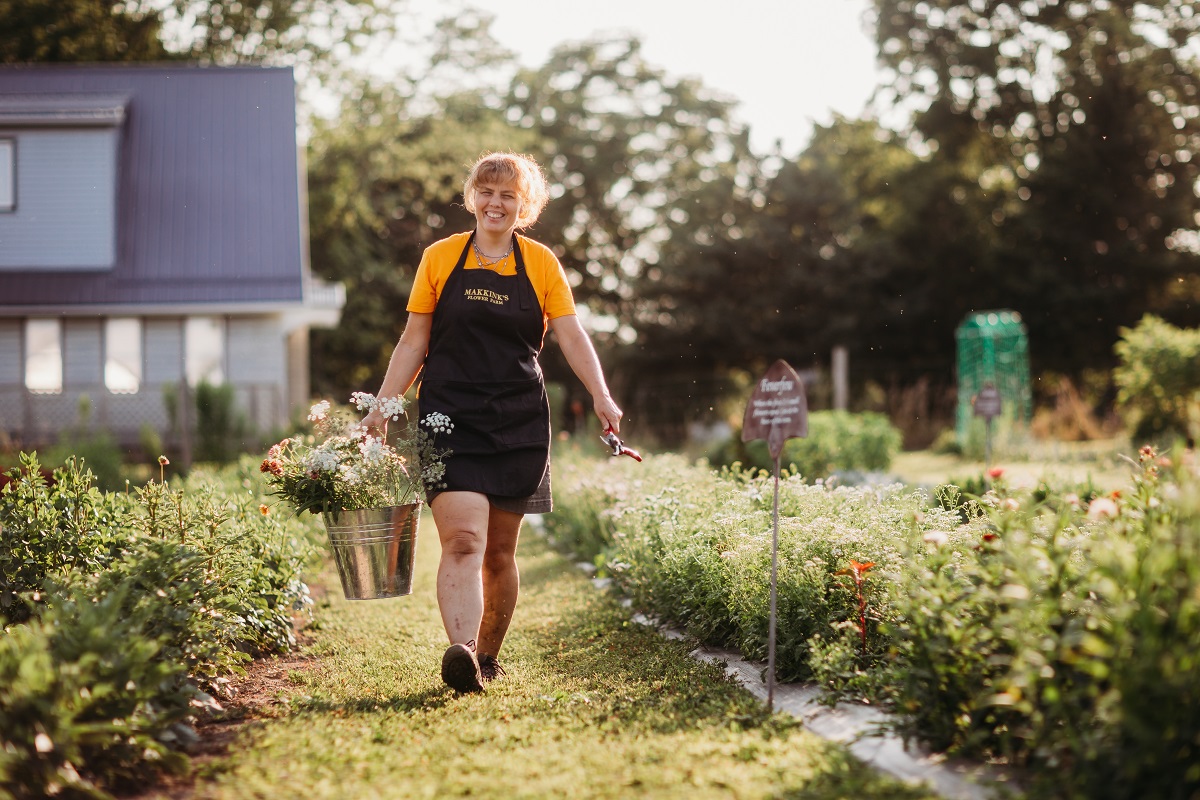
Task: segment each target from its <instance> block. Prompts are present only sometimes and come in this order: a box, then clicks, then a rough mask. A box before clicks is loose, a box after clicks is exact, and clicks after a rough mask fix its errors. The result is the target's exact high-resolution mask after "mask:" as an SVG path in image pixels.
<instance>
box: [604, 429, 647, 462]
mask: <svg viewBox="0 0 1200 800" xmlns="http://www.w3.org/2000/svg"><path fill="white" fill-rule="evenodd" d="M600 441H602V442H604V444H605V445H606V446H608V447H611V448H612V454H613V455H614V456H629V457H630V458H632V459H633V460H634V461H641V460H642V454H641V453H639V452H638V451H637V450H634V449H633V448H632V447H626V446H625V443H624V442H622V441H621V440H620V439H619V438H617V434H616V432H615V431H613V429H612V428H606V429H605V431H604V434H603V435H602V436H601V437H600Z"/></svg>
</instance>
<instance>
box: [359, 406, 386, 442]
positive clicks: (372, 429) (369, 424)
mask: <svg viewBox="0 0 1200 800" xmlns="http://www.w3.org/2000/svg"><path fill="white" fill-rule="evenodd" d="M359 424H360V425H362V426H363V427H364V428H366V429H367V433H369V434H371V435H372V436H374V437H376V438H379V439H386V438H387V424H388V421H387V417H385V416H384V415H383V414H380V413H379V409H378V408H374V409H371V412H370V413H368V414H367V415H366V416H365V417H363V418H362V422H360V423H359Z"/></svg>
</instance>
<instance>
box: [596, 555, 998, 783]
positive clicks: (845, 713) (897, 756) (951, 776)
mask: <svg viewBox="0 0 1200 800" xmlns="http://www.w3.org/2000/svg"><path fill="white" fill-rule="evenodd" d="M577 566H578V567H579V568H580V569H581V570H583V571H585V572H589V573H594V572H595V569H596V568H595V567H594V566H593V565H591V564H588V563H579V564H578V565H577ZM592 585H593V586H595V587H596V588H597V589H602V590H607V589H608V588H609V587H610V586H611V585H612V579H611V578H592ZM621 602H622V605H624V606H626V607H627V608H628V607H630V606H631V602H630V601H629V600H628V599H624V600H622V601H621ZM632 620H633V621H634V622H636V623H638V624H640V625H645V626H647V627H651V628H654V629H656V630H657V631H658V632H659V633H660V634H661V635H662V636H663V637H665V638H667V639H673V640H677V641H686V640H687V639H688V638H689V637H688V636H686V635H685V634H684V633H682V632H681V631H679V630H676V629H674V628H671V627H669V626H666V625H662V624H660V623H659V621H658V620H656V619H654V618H652V617H649V616H647V615H645V614H642V613H641V612H634V613H633V615H632ZM690 655H691V656H692V658H694V659H696V660H698V661H705V662H708V663H710V664H717V665H719V666H723V667H724V668H725V674H726V675H729V676H730V677H732V678H733V679H734V680H736V681H737V682H738V683H740V684H741V685H742V686H743V687H744V688H745V689H746V690H747V691H749V692H750V693H751V694H752V695H754V696H755V697H757V698H758V699H759V700H762V701H763V702H764V703H765V702H766V700H767V684H766V681H764V680H763V677H762V676H763V674H764V673H765V672H766V664H761V663H757V662H752V661H746V660H745V659H743V658H742V656H741V654H740V653H738V652H736V651H733V650H722V649H718V648H713V647H707V646H704V645H701V646H700V647H697V648H696V649H695V650H693V651H692V652H691V654H690ZM825 695H826V693H825V690H824V689H822V688H821V687H820V686H817V685H815V684H811V683H783V684H776V685H775V707H776V709H777V710H779V711H782V712H784V713H787V714H791V715H792V716H793V717H795V718H797V719H799V720H800V721H801V722H803V723H804V727H805V728H806V729H807V730H809V731H812V732H813V733H815V734H816V735H817V736H820V737H821V738H822V739H826V740H828V741H832V742H836V743H838V744H841V745H843V746H845V747H846V749H848V750H849V751H850V752H851V753H852V754H853V755H854V756H855V757H856V758H858V759H859V760H861V761H863V762H864V763H867V764H869V765H871V766H872V767H874V768H875V769H878V770H879V771H880V772H883V773H885V774H887V775H890V776H892V777H894V778H897V779H899V780H901V781H904V782H905V783H908V784H922V783H924V784H926V785H928V786H929V788H930V789H931V790H932V791H934V792H936V793H937V794H938V795H940V796H941V797H945V798H947V800H996V798H1002V797H1011V796H1014V795H1019V794H1020V793H1021V787H1020V785H1019V783H1018V782H1017V779H1016V777H1015V776H1014V774H1013V773H1012V771H1011V770H1006V769H1003V768H1001V767H997V766H994V765H991V764H982V763H979V762H971V761H966V760H964V759H951V758H947V757H946V756H945V755H943V754H940V753H934V752H932V751H930V750H929V749H928V748H926V747H924V746H923V745H921V744H919V743H917V742H911V741H910V742H905V740H904V739H903V738H901V737H899V736H897V735H896V734H894V733H889V732H886V731H884V730H882V724H883V723H884V722H885V721H886V719H887V715H886V714H884V713H883V711H881V710H880V709H878V708H876V707H874V706H865V705H863V706H859V705H852V704H848V703H839V704H837V705H834V706H830V705H826V704H824V703H822V702H821V700H822V698H823V697H825Z"/></svg>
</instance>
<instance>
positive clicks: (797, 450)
mask: <svg viewBox="0 0 1200 800" xmlns="http://www.w3.org/2000/svg"><path fill="white" fill-rule="evenodd" d="M900 442H901V434H900V431H899V430H898V429H897V428H896V427H895V426H894V425H892V424H891V422H889V421H888V418H887V417H885V416H884V415H882V414H877V413H874V412H865V413H862V414H851V413H849V412H846V411H814V412H813V413H812V414H810V415H809V417H808V437H807V438H803V439H789V440H788V441H787V442H786V443H785V444H784V447H783V453H782V455H781V456H780V464H781V466H782V468H783V469H792V470H795V471H797V472H799V473H800V474H801V475H803V476H804V477H805V478H806V479H808V480H815V479H818V478H827V477H829V476H830V475H833V474H834V473H835V472H850V471H863V472H878V471H882V470H886V469H887V468H888V467H889V466H891V463H892V459H893V458H894V457H895V455H896V453H897V452H898V451H899V450H900ZM709 461H710V462H711V463H712V464H714V465H715V466H724V467H730V466H733V464H734V463H736V462H740V463H741V464H742V465H743V466H746V467H754V468H758V469H765V470H773V469H774V461H773V460H772V458H771V455H770V453H769V452H768V451H767V444H766V442H762V441H753V442H742V441H741V432H740V431H739V432H737V433H735V434H734V435H733V436H732V437H731V438H730V439H728V440H727V441H726V442H725V443H724V444H722V445H721V446H719V447H718V448H717V449H716V450H714V451H712V452H711V453H709Z"/></svg>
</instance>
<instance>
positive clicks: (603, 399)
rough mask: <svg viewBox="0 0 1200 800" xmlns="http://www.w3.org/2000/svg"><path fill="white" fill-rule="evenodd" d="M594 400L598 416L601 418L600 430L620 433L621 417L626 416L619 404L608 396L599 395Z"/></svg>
mask: <svg viewBox="0 0 1200 800" xmlns="http://www.w3.org/2000/svg"><path fill="white" fill-rule="evenodd" d="M593 400H594V402H595V408H596V416H597V417H599V418H600V429H601V430H605V431H608V430H611V431H613V432H614V433H620V432H621V417H622V416H624V414H623V413H622V411H621V409H620V408H619V407H618V406H617V404H616V403H615V402H613V399H612V397H611V396H610V395H608V394H599V395H596V396H595V397H594V398H593Z"/></svg>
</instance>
